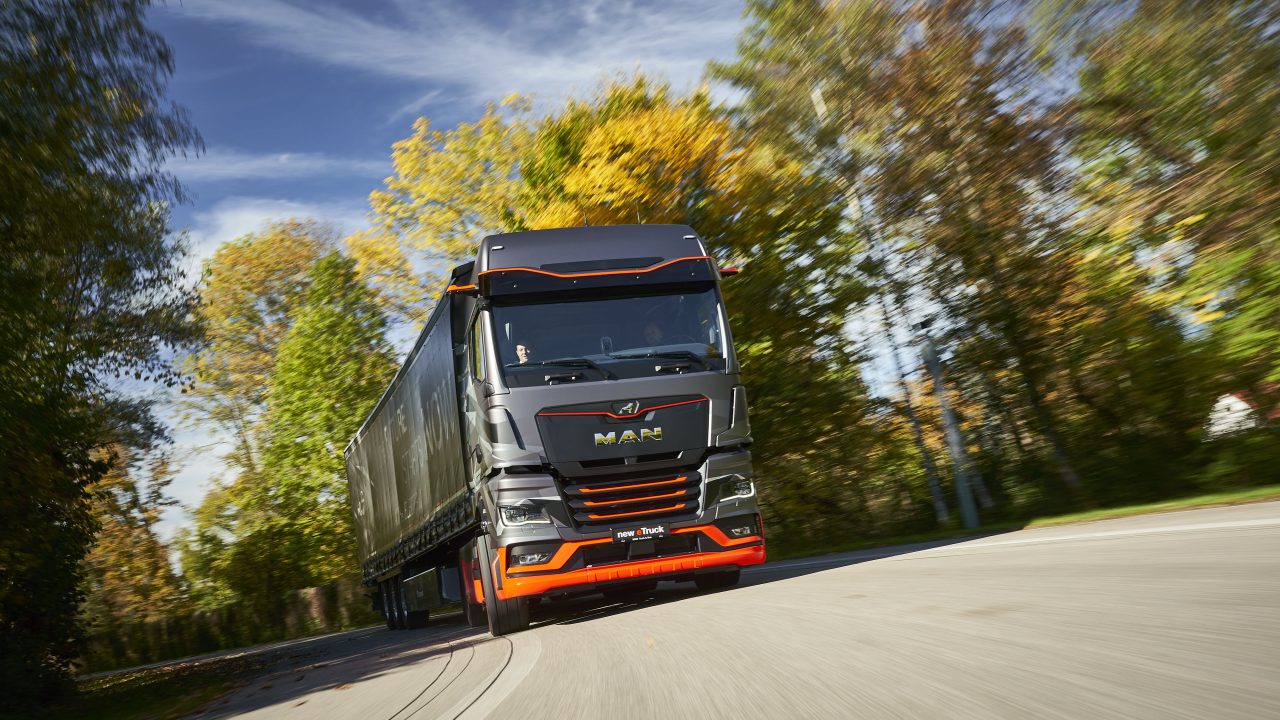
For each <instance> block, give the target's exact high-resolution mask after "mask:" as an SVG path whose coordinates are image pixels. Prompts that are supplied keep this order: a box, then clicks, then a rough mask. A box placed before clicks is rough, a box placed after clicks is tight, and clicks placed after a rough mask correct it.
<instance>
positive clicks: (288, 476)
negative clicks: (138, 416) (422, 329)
mask: <svg viewBox="0 0 1280 720" xmlns="http://www.w3.org/2000/svg"><path fill="white" fill-rule="evenodd" d="M302 285H303V287H304V288H305V289H304V290H302V291H300V295H299V296H298V297H296V298H295V302H294V306H293V308H292V310H291V311H290V313H289V316H288V318H287V323H288V330H286V331H285V332H284V335H283V337H281V338H280V340H279V343H278V347H277V351H276V353H275V355H274V357H273V358H272V362H271V365H272V368H271V374H270V377H269V378H268V381H267V388H266V391H265V393H264V398H263V400H264V404H265V410H264V417H263V422H262V429H261V433H262V435H261V439H260V442H259V444H260V447H261V459H260V462H259V463H258V464H257V466H256V467H255V468H254V469H242V470H241V471H240V472H239V474H238V475H237V476H236V477H235V478H234V480H232V481H231V482H229V483H227V484H224V485H222V486H220V487H218V488H216V489H215V490H214V491H213V492H211V493H210V494H209V495H208V496H206V498H205V499H204V501H203V502H202V504H201V506H200V507H199V508H198V509H197V510H196V522H195V523H194V524H193V527H192V528H190V529H189V530H188V531H187V532H185V533H184V534H183V535H182V537H181V541H180V546H181V548H182V558H183V565H184V569H186V570H187V573H188V577H189V578H190V581H191V583H192V586H193V590H194V592H195V593H196V595H197V598H196V599H197V601H199V602H200V603H202V604H204V605H205V606H217V605H220V604H225V603H226V602H229V601H232V600H235V599H241V600H247V601H249V602H250V604H251V605H253V606H256V607H257V609H258V610H259V611H260V612H261V613H262V616H263V617H266V618H273V617H275V616H276V615H277V614H278V612H277V611H278V603H279V602H280V600H281V599H282V597H283V593H285V592H286V591H289V590H294V589H299V588H305V587H312V586H315V585H322V584H325V583H329V582H332V581H334V580H336V579H338V578H340V577H342V576H343V575H344V574H348V573H350V572H353V571H354V569H355V567H356V565H355V546H354V543H355V536H354V534H353V532H352V529H351V507H350V504H349V502H348V500H347V486H346V480H345V474H344V470H345V468H344V464H343V460H342V451H343V448H344V447H345V446H346V443H347V441H349V440H350V439H351V437H352V436H353V435H354V434H355V432H356V430H357V428H358V427H359V425H360V423H361V422H362V421H363V419H364V417H365V416H366V415H367V414H368V412H369V411H370V410H371V409H372V407H373V404H374V403H375V402H376V401H377V399H378V398H379V397H380V396H381V393H382V391H383V389H384V388H385V387H386V385H387V383H388V382H390V379H391V376H392V374H393V373H394V370H395V362H394V360H393V358H392V354H391V351H390V349H389V347H388V346H387V344H386V341H385V339H384V337H383V331H384V327H385V317H384V315H383V314H382V311H381V309H380V308H379V306H378V303H377V302H376V300H375V296H374V293H373V292H372V291H371V290H370V289H369V288H368V287H367V286H365V285H364V284H363V283H362V282H361V281H360V280H359V279H358V277H357V275H356V271H355V263H354V261H353V260H351V259H349V258H346V257H343V256H342V255H340V254H339V253H337V252H330V253H329V254H327V255H324V256H323V257H321V258H320V259H318V260H317V261H316V262H315V263H314V264H313V265H312V267H311V268H310V270H309V272H308V273H307V274H306V276H305V278H303V282H302Z"/></svg>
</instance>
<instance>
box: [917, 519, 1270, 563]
mask: <svg viewBox="0 0 1280 720" xmlns="http://www.w3.org/2000/svg"><path fill="white" fill-rule="evenodd" d="M1253 527H1280V518H1258V519H1255V520H1232V521H1229V522H1211V523H1187V524H1185V525H1159V526H1156V527H1146V528H1130V529H1127V530H1105V531H1102V532H1082V533H1073V534H1071V535H1054V536H1052V537H1031V538H1022V539H1011V540H995V539H990V540H974V541H971V542H967V543H964V544H962V545H949V546H946V547H940V548H931V549H929V550H925V551H922V552H920V553H912V554H913V555H916V556H919V555H921V554H923V553H929V552H934V551H946V550H955V549H958V548H982V547H994V546H996V545H1038V544H1040V543H1055V542H1070V541H1072V540H1093V539H1096V538H1113V537H1132V536H1134V535H1162V534H1165V533H1176V532H1197V531H1202V530H1235V529H1239V528H1253ZM904 559H905V558H904Z"/></svg>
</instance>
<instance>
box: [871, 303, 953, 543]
mask: <svg viewBox="0 0 1280 720" xmlns="http://www.w3.org/2000/svg"><path fill="white" fill-rule="evenodd" d="M877 294H878V295H879V296H880V318H881V321H882V322H883V323H884V336H885V339H886V340H888V341H889V350H890V353H891V354H892V356H893V369H894V372H895V373H896V376H895V377H896V378H897V380H898V389H899V390H900V391H901V392H902V409H903V410H904V411H905V412H906V415H907V422H908V423H909V424H910V425H911V432H912V435H913V436H914V437H915V441H916V447H917V448H918V449H919V450H920V459H921V461H922V462H923V463H924V476H925V479H926V480H927V481H928V483H929V496H930V497H931V498H932V500H933V515H934V517H936V518H937V519H938V522H939V523H945V522H946V521H947V519H948V518H950V517H951V513H950V512H948V511H947V501H946V498H945V497H944V496H943V494H942V482H941V479H940V477H939V475H938V466H937V465H936V464H935V463H934V462H933V453H932V452H931V451H930V450H929V446H928V444H926V443H925V441H924V430H922V429H921V428H920V418H918V417H916V411H915V407H914V403H913V402H912V400H911V387H910V386H909V385H908V384H907V375H906V373H905V372H903V370H902V358H901V357H899V355H898V340H897V338H895V337H894V334H893V324H892V323H891V322H890V320H889V304H888V302H886V301H885V297H884V292H880V293H877Z"/></svg>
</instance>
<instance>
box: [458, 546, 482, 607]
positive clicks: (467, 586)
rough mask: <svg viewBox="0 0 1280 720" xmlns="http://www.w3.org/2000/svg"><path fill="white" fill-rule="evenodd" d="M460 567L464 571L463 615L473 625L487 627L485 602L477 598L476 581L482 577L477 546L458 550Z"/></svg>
mask: <svg viewBox="0 0 1280 720" xmlns="http://www.w3.org/2000/svg"><path fill="white" fill-rule="evenodd" d="M458 568H459V569H460V570H461V571H462V582H463V585H464V587H463V588H462V615H463V617H465V618H466V619H467V624H468V625H470V626H471V627H487V626H488V625H489V618H488V617H486V616H485V613H484V604H483V603H481V602H479V601H478V600H477V599H476V591H475V586H476V584H475V581H476V580H479V579H480V563H479V562H478V561H477V560H476V556H475V546H474V545H469V546H467V547H465V548H463V549H462V550H460V551H459V552H458Z"/></svg>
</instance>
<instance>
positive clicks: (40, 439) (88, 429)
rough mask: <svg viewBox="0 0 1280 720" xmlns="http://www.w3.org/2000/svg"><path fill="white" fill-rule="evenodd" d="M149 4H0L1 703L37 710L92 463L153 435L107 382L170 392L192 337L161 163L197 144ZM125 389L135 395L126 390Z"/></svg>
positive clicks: (56, 647) (72, 580)
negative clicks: (179, 105) (170, 87)
mask: <svg viewBox="0 0 1280 720" xmlns="http://www.w3.org/2000/svg"><path fill="white" fill-rule="evenodd" d="M148 5H149V3H147V2H121V3H78V2H58V1H54V2H35V1H30V0H17V1H16V2H10V3H6V4H5V6H4V8H3V10H0V249H2V251H0V456H2V457H3V458H4V463H3V466H2V467H0V494H2V495H3V498H4V500H3V502H0V673H2V674H3V676H4V678H5V688H6V692H5V693H3V696H0V707H4V708H11V707H22V706H24V705H29V704H32V703H37V702H47V701H48V700H49V699H50V698H51V697H53V696H54V695H55V694H56V693H57V692H59V691H60V690H61V689H63V688H65V687H66V684H65V679H66V669H67V663H68V662H69V661H70V660H71V659H72V658H73V657H74V656H75V654H76V642H75V641H76V638H77V635H78V633H79V630H78V627H77V625H76V614H77V609H78V606H79V605H80V599H81V597H82V585H81V582H80V580H81V573H82V570H83V567H84V566H83V564H82V562H81V561H82V558H83V556H84V553H85V551H86V549H87V548H88V546H89V543H90V541H91V538H92V536H93V531H94V529H95V522H94V518H93V510H92V494H91V493H92V491H91V488H92V486H93V485H94V484H95V483H96V482H97V481H98V480H99V479H101V478H102V477H103V476H104V475H105V474H106V473H107V472H109V471H111V470H112V468H113V467H114V466H113V464H112V463H111V462H110V457H109V456H103V455H101V454H99V453H98V451H99V450H100V449H101V448H103V447H105V446H106V445H107V444H109V443H111V442H114V441H116V440H118V439H119V438H120V437H121V436H122V435H126V434H137V435H154V434H155V433H156V432H157V431H158V427H157V425H156V424H155V422H154V421H153V420H152V419H151V417H150V413H149V403H148V402H146V401H143V400H137V399H135V398H133V397H131V396H130V395H128V394H126V393H125V392H123V391H122V390H121V389H120V384H119V383H118V381H119V380H120V379H123V378H130V379H132V380H133V382H135V383H140V382H154V381H160V382H172V381H173V380H174V379H175V378H174V376H173V375H172V374H171V372H170V368H169V364H168V359H169V357H170V356H171V354H172V352H173V350H174V348H175V347H181V346H185V345H186V344H187V343H188V342H189V341H191V340H192V339H193V338H194V330H193V327H192V326H191V323H189V322H188V320H187V318H188V314H189V311H190V295H189V291H188V289H187V288H185V287H184V285H183V275H182V272H181V267H180V262H181V258H182V243H181V238H177V237H175V236H173V235H172V234H171V233H170V228H169V212H168V207H169V204H170V203H171V202H173V201H174V200H175V199H178V198H180V195H181V194H180V189H179V188H178V186H177V184H176V182H175V181H174V179H173V178H172V177H171V176H169V175H168V174H167V173H165V172H164V169H163V167H164V162H165V160H166V158H167V157H170V156H172V155H174V154H176V153H180V152H185V151H187V150H190V149H193V148H194V147H196V146H198V137H197V136H196V134H195V132H194V130H193V129H192V128H191V127H190V125H189V124H188V123H187V120H186V118H185V115H184V114H183V113H182V112H181V111H180V110H178V109H176V108H174V107H172V106H171V105H170V104H169V103H168V102H166V101H165V100H164V98H163V95H164V90H165V85H166V82H167V80H168V77H169V74H170V73H171V72H172V69H173V64H172V54H171V52H170V50H169V47H168V46H167V45H166V44H165V43H164V41H163V40H162V39H161V38H160V37H159V36H158V35H157V34H155V33H154V32H153V31H152V30H151V29H150V28H149V27H148V26H147V25H146V23H145V13H146V10H147V7H148ZM134 387H139V385H135V386H134Z"/></svg>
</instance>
